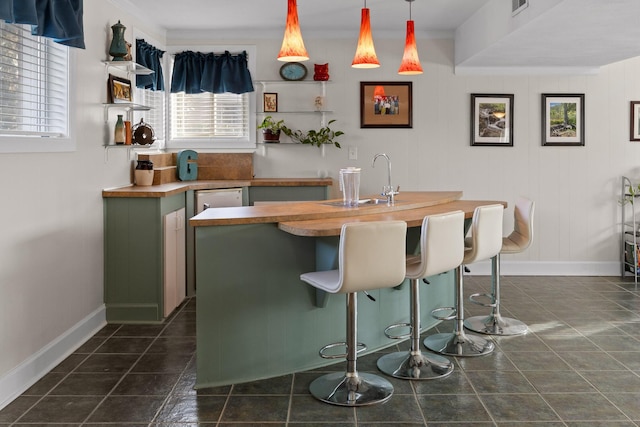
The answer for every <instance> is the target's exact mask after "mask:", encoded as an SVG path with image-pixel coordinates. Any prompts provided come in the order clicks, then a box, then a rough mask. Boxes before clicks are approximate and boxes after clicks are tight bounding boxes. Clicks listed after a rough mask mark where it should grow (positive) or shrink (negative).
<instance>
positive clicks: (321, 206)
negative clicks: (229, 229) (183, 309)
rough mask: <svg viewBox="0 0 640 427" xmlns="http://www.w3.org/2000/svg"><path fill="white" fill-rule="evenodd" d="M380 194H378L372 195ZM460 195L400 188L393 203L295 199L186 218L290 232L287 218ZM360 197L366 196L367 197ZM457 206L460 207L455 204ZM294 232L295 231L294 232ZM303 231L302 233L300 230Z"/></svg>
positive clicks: (445, 200) (354, 212)
mask: <svg viewBox="0 0 640 427" xmlns="http://www.w3.org/2000/svg"><path fill="white" fill-rule="evenodd" d="M374 197H379V196H374ZM461 197H462V192H461V191H423V192H403V193H400V194H399V195H398V196H397V197H396V203H395V205H394V206H388V205H387V204H386V202H382V203H379V204H366V203H365V204H362V205H360V206H358V207H355V208H349V207H345V206H343V205H342V200H341V199H332V200H321V201H312V202H295V203H286V204H273V205H260V206H243V207H235V208H219V209H207V210H205V211H203V212H201V213H200V214H198V215H196V216H195V217H193V218H191V219H190V220H189V222H190V224H191V225H192V226H195V227H200V226H215V225H238V224H263V223H281V228H282V224H283V223H286V224H288V225H287V227H290V229H289V230H285V229H284V228H283V230H285V231H288V232H290V230H292V227H293V225H291V224H289V223H290V222H298V221H309V220H316V221H319V223H323V222H328V221H329V219H331V218H338V219H339V218H347V219H349V220H351V221H353V220H354V219H355V218H359V217H363V216H369V215H380V216H382V217H384V216H385V215H387V216H388V215H391V214H393V216H394V218H395V215H396V214H398V213H399V212H405V213H406V212H409V211H413V210H422V209H424V208H427V207H430V206H438V205H443V204H446V205H449V204H451V203H452V202H455V201H457V200H459V199H460V198H461ZM362 200H366V197H365V198H363V199H362ZM456 206H457V205H456ZM458 209H459V208H458ZM293 234H297V233H293ZM303 235H304V234H303Z"/></svg>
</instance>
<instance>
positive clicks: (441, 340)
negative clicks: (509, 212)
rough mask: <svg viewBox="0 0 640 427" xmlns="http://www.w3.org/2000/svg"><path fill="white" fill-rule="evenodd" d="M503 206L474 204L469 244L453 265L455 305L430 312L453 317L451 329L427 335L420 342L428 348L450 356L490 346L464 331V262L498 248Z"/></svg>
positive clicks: (477, 353) (490, 348)
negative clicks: (443, 312) (457, 262)
mask: <svg viewBox="0 0 640 427" xmlns="http://www.w3.org/2000/svg"><path fill="white" fill-rule="evenodd" d="M503 213H504V206H502V205H499V204H497V205H486V206H478V207H477V208H476V209H475V210H474V212H473V219H472V221H471V233H472V234H471V236H472V238H471V242H470V243H471V247H469V248H466V249H465V254H464V260H463V264H462V265H460V266H459V267H458V268H456V279H455V280H456V305H455V307H442V308H436V309H435V310H433V311H432V315H433V316H434V317H435V318H436V319H439V320H455V322H454V329H453V332H450V333H440V334H435V335H431V336H428V337H427V338H426V339H425V340H424V345H425V347H427V348H428V349H429V350H432V351H435V352H437V353H442V354H446V355H450V356H482V355H485V354H489V353H491V352H492V351H493V349H494V347H495V346H494V344H493V342H491V341H489V340H487V339H485V338H482V337H479V336H474V335H470V334H466V333H465V332H464V303H463V300H464V296H463V291H464V286H463V269H464V264H471V263H473V262H476V261H482V260H485V259H489V258H492V257H494V256H496V255H497V254H498V253H499V252H500V249H501V247H502V219H503ZM441 311H453V314H452V315H450V316H447V317H442V316H439V315H438V313H439V312H441Z"/></svg>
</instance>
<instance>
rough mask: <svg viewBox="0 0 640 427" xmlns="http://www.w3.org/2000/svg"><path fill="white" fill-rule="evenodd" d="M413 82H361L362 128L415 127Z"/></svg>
mask: <svg viewBox="0 0 640 427" xmlns="http://www.w3.org/2000/svg"><path fill="white" fill-rule="evenodd" d="M412 110H413V100H412V83H411V82H360V127H361V128H411V127H413V119H412V117H413V111H412Z"/></svg>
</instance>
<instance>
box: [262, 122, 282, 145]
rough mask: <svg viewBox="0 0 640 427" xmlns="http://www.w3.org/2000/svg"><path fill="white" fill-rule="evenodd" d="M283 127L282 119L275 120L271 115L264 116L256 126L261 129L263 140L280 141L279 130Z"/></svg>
mask: <svg viewBox="0 0 640 427" xmlns="http://www.w3.org/2000/svg"><path fill="white" fill-rule="evenodd" d="M284 127H285V126H284V120H278V121H277V122H276V121H275V120H274V119H273V118H272V117H271V116H266V117H265V118H264V120H262V123H260V125H259V126H258V129H262V139H263V141H264V142H280V132H281V131H282V129H283V128H284Z"/></svg>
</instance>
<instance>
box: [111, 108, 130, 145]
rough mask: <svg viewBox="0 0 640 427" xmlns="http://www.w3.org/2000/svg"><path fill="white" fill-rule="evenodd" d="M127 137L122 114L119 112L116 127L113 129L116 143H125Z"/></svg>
mask: <svg viewBox="0 0 640 427" xmlns="http://www.w3.org/2000/svg"><path fill="white" fill-rule="evenodd" d="M126 139H127V138H126V136H125V130H124V121H123V120H122V114H118V121H116V127H115V129H114V131H113V142H115V143H116V144H124V142H125V141H126Z"/></svg>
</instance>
